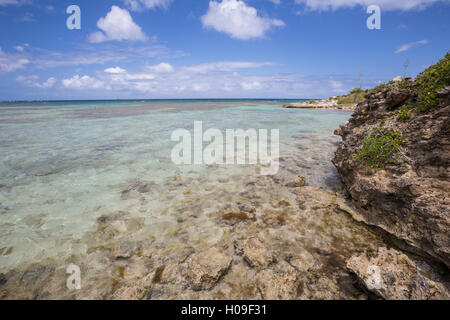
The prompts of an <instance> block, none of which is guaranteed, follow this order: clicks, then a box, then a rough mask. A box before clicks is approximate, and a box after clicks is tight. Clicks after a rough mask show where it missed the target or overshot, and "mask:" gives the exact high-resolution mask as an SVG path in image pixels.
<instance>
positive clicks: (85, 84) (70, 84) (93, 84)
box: [61, 75, 109, 90]
mask: <svg viewBox="0 0 450 320" xmlns="http://www.w3.org/2000/svg"><path fill="white" fill-rule="evenodd" d="M61 83H62V84H63V86H64V87H66V88H69V89H77V90H81V89H83V90H90V89H109V88H108V87H107V86H105V83H104V82H103V81H100V80H97V79H94V78H91V77H89V76H82V77H80V76H79V75H75V76H73V77H72V78H70V79H64V80H62V81H61Z"/></svg>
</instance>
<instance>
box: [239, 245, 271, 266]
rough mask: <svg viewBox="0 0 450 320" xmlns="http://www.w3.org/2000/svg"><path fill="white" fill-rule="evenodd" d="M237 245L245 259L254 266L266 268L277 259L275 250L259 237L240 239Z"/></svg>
mask: <svg viewBox="0 0 450 320" xmlns="http://www.w3.org/2000/svg"><path fill="white" fill-rule="evenodd" d="M235 246H236V250H237V252H238V253H239V254H242V255H243V257H244V259H245V261H247V262H248V264H249V265H250V266H252V267H256V268H265V267H267V266H269V265H270V264H271V263H272V262H275V261H276V257H275V255H274V254H273V252H271V251H270V250H269V249H268V248H267V246H266V245H265V244H264V243H263V242H262V241H261V240H259V239H258V238H250V239H246V240H238V241H236V243H235Z"/></svg>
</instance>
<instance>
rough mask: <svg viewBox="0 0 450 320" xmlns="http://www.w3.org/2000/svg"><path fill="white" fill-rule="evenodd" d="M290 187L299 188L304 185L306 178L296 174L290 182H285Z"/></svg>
mask: <svg viewBox="0 0 450 320" xmlns="http://www.w3.org/2000/svg"><path fill="white" fill-rule="evenodd" d="M286 186H287V187H290V188H300V187H304V186H306V178H305V177H302V176H296V177H295V178H294V179H292V180H291V181H290V182H288V183H287V184H286Z"/></svg>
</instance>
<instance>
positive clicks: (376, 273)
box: [347, 248, 450, 300]
mask: <svg viewBox="0 0 450 320" xmlns="http://www.w3.org/2000/svg"><path fill="white" fill-rule="evenodd" d="M347 268H348V269H349V270H350V271H351V272H353V273H354V274H356V276H357V277H358V278H359V280H360V281H361V283H362V284H363V285H364V286H365V287H366V288H367V289H368V290H369V291H371V292H373V293H375V294H376V295H378V296H380V297H382V298H384V299H389V300H428V299H449V298H450V296H449V293H448V292H447V290H446V289H445V287H444V286H443V285H442V284H441V283H438V282H435V281H433V280H431V279H429V278H427V277H426V276H425V275H424V274H422V273H421V272H420V270H419V268H418V267H417V265H416V264H415V263H414V261H412V260H411V259H410V258H409V257H408V256H407V255H405V254H403V253H401V252H399V251H396V250H394V249H390V250H388V249H386V248H379V250H378V253H377V254H376V256H375V257H371V258H370V257H368V256H367V255H365V254H361V255H359V256H353V257H351V258H350V259H349V260H348V261H347Z"/></svg>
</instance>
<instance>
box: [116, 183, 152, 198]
mask: <svg viewBox="0 0 450 320" xmlns="http://www.w3.org/2000/svg"><path fill="white" fill-rule="evenodd" d="M153 187H154V183H153V182H142V181H139V182H136V183H133V184H131V185H129V186H128V187H126V188H125V189H124V190H122V193H121V198H122V199H123V200H128V199H132V198H136V197H138V196H139V195H140V194H143V193H149V192H150V191H151V190H152V188H153Z"/></svg>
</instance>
